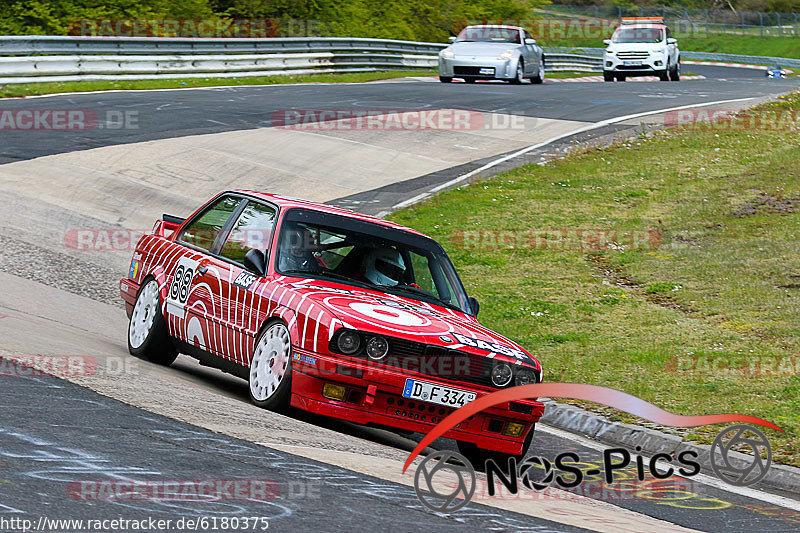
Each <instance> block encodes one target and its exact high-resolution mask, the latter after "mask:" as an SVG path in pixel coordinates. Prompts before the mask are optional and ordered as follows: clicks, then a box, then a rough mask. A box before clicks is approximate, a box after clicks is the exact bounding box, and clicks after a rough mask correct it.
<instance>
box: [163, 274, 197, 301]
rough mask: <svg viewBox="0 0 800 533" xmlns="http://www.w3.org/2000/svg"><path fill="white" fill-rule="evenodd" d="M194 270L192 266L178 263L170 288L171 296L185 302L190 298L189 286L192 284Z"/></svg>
mask: <svg viewBox="0 0 800 533" xmlns="http://www.w3.org/2000/svg"><path fill="white" fill-rule="evenodd" d="M193 277H194V271H193V270H192V269H191V268H184V267H183V265H178V268H176V269H175V277H174V278H173V280H172V286H171V287H170V289H169V297H170V298H172V299H173V300H175V301H177V302H178V303H182V304H185V303H186V300H187V299H188V298H189V286H190V285H191V284H192V278H193Z"/></svg>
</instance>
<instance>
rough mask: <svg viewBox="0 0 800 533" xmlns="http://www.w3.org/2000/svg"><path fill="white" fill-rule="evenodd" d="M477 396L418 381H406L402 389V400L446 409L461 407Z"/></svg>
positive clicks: (468, 392) (464, 391)
mask: <svg viewBox="0 0 800 533" xmlns="http://www.w3.org/2000/svg"><path fill="white" fill-rule="evenodd" d="M477 396H478V395H477V394H476V393H474V392H470V391H466V390H461V389H455V388H453V387H446V386H444V385H438V384H436V383H428V382H427V381H420V380H418V379H406V385H405V387H403V398H410V399H412V400H422V401H423V402H430V403H437V404H439V405H446V406H447V407H463V406H464V405H466V404H468V403H469V402H471V401H472V400H474V399H475V398H477Z"/></svg>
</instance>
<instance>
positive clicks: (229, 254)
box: [220, 201, 276, 264]
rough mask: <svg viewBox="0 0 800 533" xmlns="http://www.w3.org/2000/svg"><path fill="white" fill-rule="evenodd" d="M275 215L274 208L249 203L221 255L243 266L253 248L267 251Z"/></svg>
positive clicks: (223, 246)
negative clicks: (246, 255) (247, 254)
mask: <svg viewBox="0 0 800 533" xmlns="http://www.w3.org/2000/svg"><path fill="white" fill-rule="evenodd" d="M275 215H276V213H275V209H273V208H272V207H270V206H268V205H264V204H260V203H257V202H254V201H249V202H248V203H247V205H246V206H244V209H242V213H241V214H240V215H239V219H238V220H237V221H236V224H234V225H233V228H231V232H230V234H229V235H228V238H227V239H226V240H225V244H224V245H222V250H221V251H220V255H221V256H222V257H224V258H226V259H230V260H231V261H235V262H237V263H240V264H241V263H243V262H244V256H245V254H246V253H247V252H249V251H250V250H252V249H253V248H255V249H256V250H261V251H262V252H263V251H267V250H268V249H269V244H270V242H271V241H272V231H273V229H274V227H275Z"/></svg>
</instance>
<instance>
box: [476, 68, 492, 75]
mask: <svg viewBox="0 0 800 533" xmlns="http://www.w3.org/2000/svg"><path fill="white" fill-rule="evenodd" d="M478 72H480V73H481V74H494V67H492V68H488V67H484V68H482V69H480V70H479V71H478Z"/></svg>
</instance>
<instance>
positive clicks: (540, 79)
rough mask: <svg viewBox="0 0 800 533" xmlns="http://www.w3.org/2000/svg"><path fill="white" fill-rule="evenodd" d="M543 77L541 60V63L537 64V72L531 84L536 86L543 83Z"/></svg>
mask: <svg viewBox="0 0 800 533" xmlns="http://www.w3.org/2000/svg"><path fill="white" fill-rule="evenodd" d="M544 76H545V73H544V58H542V61H541V62H540V63H539V70H538V72H536V76H534V77H533V78H531V83H536V84H540V83H544Z"/></svg>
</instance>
